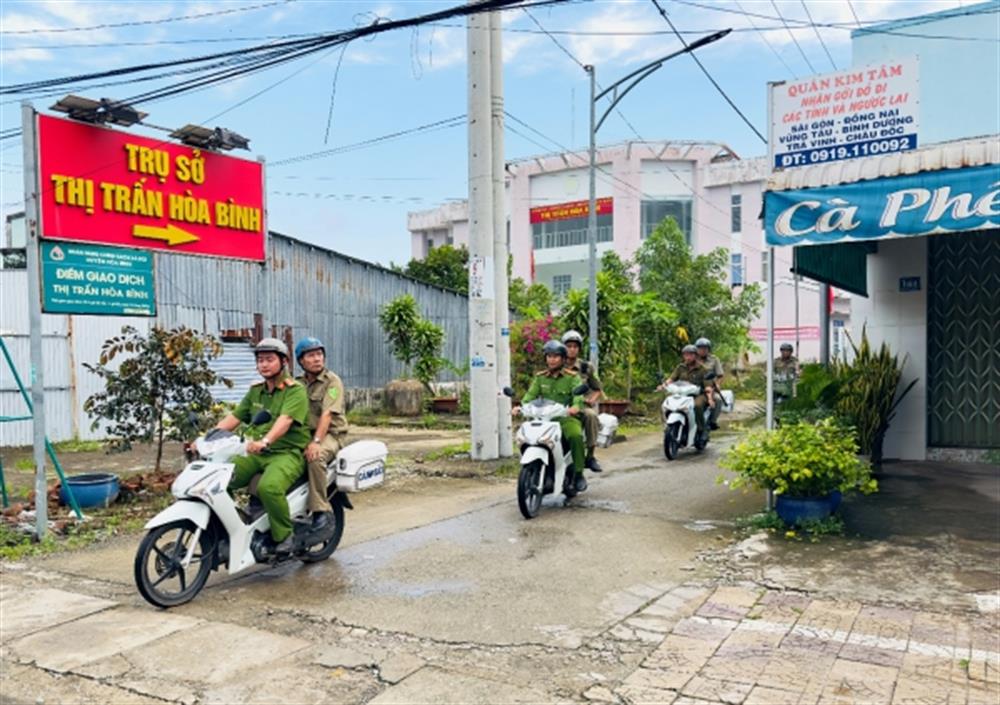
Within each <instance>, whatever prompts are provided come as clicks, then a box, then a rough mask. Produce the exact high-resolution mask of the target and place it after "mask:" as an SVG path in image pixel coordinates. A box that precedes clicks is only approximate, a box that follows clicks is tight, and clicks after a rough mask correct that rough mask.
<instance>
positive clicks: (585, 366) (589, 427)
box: [562, 330, 604, 472]
mask: <svg viewBox="0 0 1000 705" xmlns="http://www.w3.org/2000/svg"><path fill="white" fill-rule="evenodd" d="M562 343H563V345H565V346H566V369H567V370H572V371H574V372H576V373H577V374H578V375H579V376H580V383H581V384H586V385H587V387H588V388H589V390H590V391H589V392H587V395H586V396H585V397H584V401H585V402H586V406H584V408H583V412H582V414H581V417H580V420H581V421H582V423H583V431H584V435H585V436H586V439H587V460H586V466H587V467H588V468H590V470H591V471H593V472H601V471H602V470H603V469H604V468H602V467H601V464H600V463H599V462H597V458H595V457H594V448H595V447H596V446H597V434H598V433H599V432H600V430H601V423H600V421H599V420H598V418H597V409H596V408H594V407H596V406H597V402H598V401H599V400H600V398H601V397H602V396H603V391H602V388H601V380H600V379H599V378H598V376H597V372H596V371H595V370H594V366H593V365H591V364H590V363H589V362H587V361H586V360H581V359H580V350H581V349H582V348H583V336H582V335H580V334H579V333H577V332H576V331H575V330H568V331H566V332H565V333H563V337H562Z"/></svg>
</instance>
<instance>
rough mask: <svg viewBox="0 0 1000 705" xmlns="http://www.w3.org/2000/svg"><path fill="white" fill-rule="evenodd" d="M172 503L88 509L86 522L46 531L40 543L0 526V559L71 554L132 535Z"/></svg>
mask: <svg viewBox="0 0 1000 705" xmlns="http://www.w3.org/2000/svg"><path fill="white" fill-rule="evenodd" d="M172 501H173V498H172V497H171V496H170V494H169V493H168V494H163V495H161V496H158V497H156V498H154V499H152V500H146V501H143V502H138V501H135V502H126V503H117V504H114V505H112V506H111V507H109V508H108V509H104V510H90V512H88V517H89V518H88V520H87V521H84V522H77V521H75V520H73V519H70V520H68V521H67V522H66V524H65V527H64V528H63V529H62V532H61V533H60V532H57V531H49V532H47V533H46V534H45V538H43V539H42V540H41V541H36V540H35V537H34V536H33V535H32V534H26V533H23V532H20V531H17V530H15V529H14V528H13V527H11V526H10V525H8V524H6V523H0V559H3V560H9V561H17V560H22V559H24V558H30V557H33V556H43V555H47V554H49V553H58V552H60V551H74V550H79V549H81V548H86V547H87V546H91V545H93V544H97V543H101V542H103V541H107V540H108V539H110V538H112V537H114V536H120V535H123V534H131V533H136V532H138V531H140V530H141V529H142V527H143V526H144V525H145V524H146V522H147V521H148V520H149V517H150V516H152V515H154V514H156V513H157V512H159V511H160V510H162V509H164V508H166V506H167V505H168V504H170V503H171V502H172Z"/></svg>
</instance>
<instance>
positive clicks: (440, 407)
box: [431, 397, 458, 414]
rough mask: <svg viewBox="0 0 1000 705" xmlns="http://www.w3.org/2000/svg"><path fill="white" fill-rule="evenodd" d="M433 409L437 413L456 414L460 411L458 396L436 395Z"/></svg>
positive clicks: (432, 400) (432, 401) (432, 405)
mask: <svg viewBox="0 0 1000 705" xmlns="http://www.w3.org/2000/svg"><path fill="white" fill-rule="evenodd" d="M431 409H432V410H433V411H434V413H435V414H454V413H456V412H457V411H458V397H434V398H433V399H431Z"/></svg>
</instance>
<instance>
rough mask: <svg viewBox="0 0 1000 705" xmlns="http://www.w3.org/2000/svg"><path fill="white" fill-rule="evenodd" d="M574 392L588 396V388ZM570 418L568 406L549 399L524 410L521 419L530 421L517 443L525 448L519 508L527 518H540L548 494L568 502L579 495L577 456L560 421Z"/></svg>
mask: <svg viewBox="0 0 1000 705" xmlns="http://www.w3.org/2000/svg"><path fill="white" fill-rule="evenodd" d="M503 391H504V394H506V395H507V396H513V394H514V391H513V390H512V389H511V388H510V387H507V388H505V389H504V390H503ZM573 391H574V394H584V393H586V391H587V386H586V385H582V386H580V387H578V388H577V389H575V390H573ZM566 415H567V409H566V407H565V406H564V405H562V404H559V403H557V402H554V401H551V400H549V399H541V398H539V399H535V400H533V401H531V402H529V403H527V404H525V405H523V406H522V407H521V416H522V417H524V418H525V419H526V421H525V422H524V423H523V424H521V426H520V427H519V428H518V429H517V435H516V436H515V437H514V440H515V442H516V443H517V445H518V447H520V449H521V473H520V475H519V476H518V480H517V506H518V508H519V509H520V510H521V514H523V515H524V518H525V519H533V518H534V517H536V516H538V511H539V509H541V507H542V497H543V496H544V495H547V494H553V493H555V492H557V491H558V492H561V493H562V494H563V495H565V496H566V501H569V500H570V499H572V498H573V497H575V496H576V495H577V491H576V471H575V468H574V466H573V453H572V451H571V449H570V446H569V443H568V442H566V441H565V440H564V439H563V435H562V427H561V426H560V425H559V419H561V418H562V417H564V416H566Z"/></svg>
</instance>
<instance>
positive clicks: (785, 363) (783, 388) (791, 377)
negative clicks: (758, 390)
mask: <svg viewBox="0 0 1000 705" xmlns="http://www.w3.org/2000/svg"><path fill="white" fill-rule="evenodd" d="M780 349H781V357H776V358H775V359H774V400H775V401H778V402H781V401H783V400H785V399H791V398H792V397H794V396H795V383H796V382H798V379H799V361H798V358H796V357H795V356H794V355H792V344H791V343H782V344H781V348H780Z"/></svg>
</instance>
